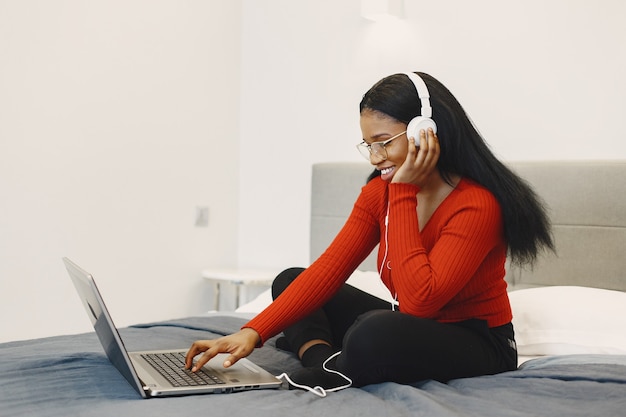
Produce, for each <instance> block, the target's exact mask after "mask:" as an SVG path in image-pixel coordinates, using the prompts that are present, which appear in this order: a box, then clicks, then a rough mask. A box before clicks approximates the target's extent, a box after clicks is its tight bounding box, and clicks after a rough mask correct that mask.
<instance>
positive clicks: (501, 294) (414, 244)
mask: <svg viewBox="0 0 626 417" xmlns="http://www.w3.org/2000/svg"><path fill="white" fill-rule="evenodd" d="M418 191H419V188H418V187H416V186H414V185H411V184H401V183H393V184H390V183H387V182H385V181H383V180H381V179H380V178H375V179H373V180H372V181H370V182H369V183H368V184H367V185H365V186H364V187H363V189H362V190H361V194H360V195H359V197H358V199H357V201H356V203H355V204H354V207H353V209H352V213H351V214H350V216H349V218H348V220H347V221H346V223H345V225H344V226H343V228H342V229H341V231H340V232H339V233H338V234H337V236H336V237H335V239H334V240H333V242H332V243H331V244H330V246H329V247H328V249H326V251H325V252H324V253H323V254H322V255H321V256H320V257H319V258H318V259H317V260H316V261H315V262H314V263H313V264H311V266H309V268H307V269H306V270H305V271H304V272H303V273H302V274H300V276H299V277H298V278H297V279H296V280H295V281H294V282H293V283H292V284H291V285H290V286H289V287H288V288H287V289H286V290H285V291H284V292H283V294H281V296H280V297H278V298H277V299H276V300H275V301H274V302H273V303H272V304H271V305H270V306H268V307H267V308H266V309H265V310H264V311H263V312H261V313H259V314H258V315H257V316H256V317H255V318H253V319H252V320H251V321H250V322H248V323H247V324H246V325H245V326H244V327H249V328H252V329H254V330H256V331H257V332H258V333H259V335H260V336H261V340H262V342H261V343H264V342H265V341H266V340H267V339H269V338H270V337H272V336H274V335H276V334H278V333H280V332H281V331H282V330H284V329H285V328H287V327H289V326H290V325H292V324H293V323H295V322H297V321H299V320H300V319H302V318H304V317H306V316H307V315H308V314H310V313H311V312H313V311H315V310H316V309H318V308H320V307H321V306H322V305H323V304H324V303H325V302H326V301H327V300H328V299H330V298H331V297H332V296H333V294H335V292H336V291H337V290H339V288H340V287H341V286H342V285H343V284H344V282H345V281H346V280H347V279H348V278H349V276H350V274H351V273H352V272H353V271H354V270H355V269H356V268H357V267H358V265H359V264H360V263H361V262H362V261H363V259H365V257H367V255H368V254H369V253H370V252H371V251H372V250H373V249H374V247H375V246H376V244H378V243H380V247H379V251H378V265H379V269H380V264H381V262H382V260H383V257H384V254H385V227H388V231H387V240H388V252H387V257H386V260H385V264H386V265H388V266H389V267H387V266H385V267H383V268H382V274H381V279H382V281H383V282H384V284H385V285H386V286H387V288H389V290H390V291H391V293H392V294H394V295H395V296H396V297H397V300H398V301H399V303H400V311H402V312H404V313H407V314H412V315H414V316H418V317H424V318H430V319H434V320H437V321H440V322H444V323H445V322H458V321H462V320H468V319H471V318H477V319H482V320H486V321H487V323H488V325H489V327H495V326H501V325H503V324H506V323H508V322H510V321H511V319H512V313H511V307H510V304H509V299H508V296H507V293H506V282H505V281H504V272H505V269H504V264H505V260H506V250H507V246H506V242H505V240H504V233H503V221H502V213H501V209H500V205H499V204H498V202H497V200H496V198H495V197H494V196H493V195H492V194H491V193H490V192H489V191H488V190H486V189H485V188H483V187H481V186H479V185H478V184H476V183H474V182H472V181H470V180H467V179H462V180H461V181H460V182H459V184H458V185H457V186H456V188H455V189H454V190H453V191H452V192H451V193H450V194H449V195H448V197H446V199H445V200H444V201H443V202H442V203H441V204H440V205H439V207H438V208H437V210H436V211H435V212H434V213H433V215H432V216H431V218H430V220H429V221H428V222H427V223H426V225H425V226H424V227H423V229H422V231H421V232H420V225H419V223H418V218H417V198H416V195H417V192H418ZM387 202H389V203H388V204H389V221H388V226H385V217H386V213H387Z"/></svg>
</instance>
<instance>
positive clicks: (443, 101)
mask: <svg viewBox="0 0 626 417" xmlns="http://www.w3.org/2000/svg"><path fill="white" fill-rule="evenodd" d="M417 74H418V75H419V76H420V77H421V78H422V79H423V80H424V82H425V83H426V86H427V87H428V90H429V93H430V104H431V106H432V109H433V115H432V119H433V120H434V121H435V123H436V124H437V136H438V138H439V143H440V146H441V154H440V156H439V161H438V162H437V169H438V170H439V172H440V174H441V176H442V177H443V178H444V180H446V181H447V182H450V176H451V175H452V174H456V175H460V176H462V177H466V178H469V179H471V180H473V181H475V182H477V183H478V184H480V185H482V186H483V187H485V188H487V189H488V190H489V191H491V193H493V195H494V196H495V197H496V199H497V200H498V202H499V203H500V206H501V209H502V214H503V218H504V233H505V239H506V241H507V244H508V248H509V256H510V258H511V261H512V262H513V263H514V264H517V265H522V264H527V263H528V264H531V265H532V264H533V263H534V261H535V260H536V259H537V256H538V254H539V252H540V251H541V250H543V249H546V248H547V249H550V250H552V251H554V242H553V240H552V233H551V226H550V221H549V218H548V215H547V213H546V209H545V206H544V203H543V202H542V201H541V200H540V198H539V197H538V196H537V194H536V193H535V192H534V191H533V190H532V188H531V187H530V186H529V185H528V183H527V182H526V181H524V180H523V179H522V178H520V177H519V176H518V175H516V174H515V173H514V172H513V171H511V170H510V169H509V168H507V167H506V166H505V165H504V164H503V163H502V162H500V161H499V160H498V158H496V157H495V155H494V154H493V153H492V152H491V150H490V149H489V146H488V145H487V143H486V142H485V140H484V139H483V137H482V136H481V135H480V133H479V132H478V131H477V129H476V127H475V126H474V124H473V123H472V121H471V120H470V118H469V117H468V116H467V114H466V113H465V111H464V110H463V107H461V104H460V103H459V102H458V101H457V99H456V98H455V97H454V96H453V95H452V93H451V92H450V91H449V90H448V89H447V88H446V87H445V86H444V85H443V84H441V83H440V82H439V81H438V80H436V79H435V78H433V77H432V76H430V75H428V74H425V73H422V72H418V73H417ZM420 109H421V102H420V100H419V98H418V96H417V92H416V90H415V86H414V84H413V82H412V81H411V80H410V79H409V78H408V77H407V76H406V75H405V74H395V75H390V76H388V77H385V78H383V79H382V80H380V81H379V82H377V83H376V84H374V86H373V87H372V88H371V89H370V90H369V91H368V92H367V93H365V95H364V96H363V99H362V100H361V103H360V105H359V111H360V112H361V113H362V112H363V111H364V110H373V111H377V112H380V113H383V114H385V115H387V116H389V117H392V118H394V119H396V120H398V121H400V122H402V123H408V122H409V121H410V120H411V119H412V118H414V117H415V116H419V115H420V111H421V110H420ZM376 175H380V173H379V172H377V171H375V172H374V173H372V175H371V176H370V179H371V178H373V177H375V176H376Z"/></svg>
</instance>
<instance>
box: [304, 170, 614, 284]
mask: <svg viewBox="0 0 626 417" xmlns="http://www.w3.org/2000/svg"><path fill="white" fill-rule="evenodd" d="M509 166H510V167H511V168H512V169H513V170H514V171H516V172H517V173H518V174H519V175H520V176H521V177H523V178H524V179H526V180H527V181H528V182H529V183H530V184H531V185H532V186H533V187H534V189H535V191H536V192H537V193H538V194H539V196H541V198H543V199H544V201H545V202H546V205H547V206H548V209H549V215H550V218H551V220H552V225H553V233H554V239H555V244H556V249H557V253H556V255H555V254H552V253H546V254H544V255H542V256H541V257H540V259H539V260H538V262H537V263H536V265H535V266H534V268H533V269H532V270H531V269H524V270H521V269H518V268H511V267H508V268H507V281H508V282H509V284H510V286H511V288H512V289H517V288H525V287H535V286H548V285H579V286H587V287H597V288H607V289H614V290H621V291H626V251H625V248H626V183H625V182H624V178H626V161H574V162H552V161H545V162H543V161H542V162H516V163H510V164H509ZM371 172H372V167H371V166H370V165H369V164H367V163H358V162H346V163H336V162H335V163H319V164H315V165H314V166H313V177H312V195H311V247H310V255H311V259H315V258H317V257H318V256H319V255H320V254H321V253H322V252H323V251H324V249H326V247H327V246H328V244H329V243H330V242H331V240H332V239H333V238H334V236H335V234H336V233H337V232H338V231H339V229H340V228H341V226H342V225H343V223H344V222H345V220H346V218H347V216H348V215H349V213H350V211H351V210H352V205H353V204H354V201H355V200H356V197H357V196H358V194H359V192H360V189H361V187H362V186H363V185H364V184H365V181H366V179H367V176H368V175H369V174H370V173H371ZM375 254H376V251H374V252H373V253H372V254H371V255H370V256H369V257H368V258H367V259H366V260H365V262H364V263H363V264H362V265H361V267H360V269H363V270H372V271H373V270H376V266H375Z"/></svg>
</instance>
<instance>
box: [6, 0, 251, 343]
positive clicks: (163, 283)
mask: <svg viewBox="0 0 626 417" xmlns="http://www.w3.org/2000/svg"><path fill="white" fill-rule="evenodd" d="M240 16H241V2H238V1H232V0H213V1H210V2H207V1H203V0H186V1H180V0H175V1H174V0H130V1H126V0H106V1H104V0H103V1H82V0H65V1H61V0H55V1H47V0H41V1H35V0H0V190H1V193H2V200H1V203H0V316H1V317H2V320H1V324H0V326H1V330H0V340H15V339H23V338H31V337H40V336H46V335H52V334H58V333H68V332H76V331H87V330H91V325H90V323H89V321H88V320H87V317H86V316H85V315H84V312H83V311H82V306H81V305H80V303H79V301H78V298H77V296H76V293H75V290H74V289H73V287H72V285H71V283H70V280H69V278H68V276H67V273H66V272H65V270H64V268H63V265H62V263H61V257H62V256H69V257H70V258H72V259H74V260H75V261H76V262H78V263H79V264H80V265H83V266H84V267H85V268H87V269H88V270H90V271H91V272H92V273H93V274H94V275H95V276H96V278H97V279H98V283H99V285H100V287H101V291H102V292H103V294H104V296H105V299H106V300H107V301H108V303H109V307H110V309H111V311H112V313H113V317H114V319H115V320H116V322H117V324H118V325H120V326H123V325H127V324H131V323H137V322H142V321H152V320H159V319H164V318H173V317H180V316H187V315H191V314H199V313H201V312H203V311H206V310H208V309H209V308H210V306H211V303H210V302H211V295H210V288H209V286H207V285H205V284H204V283H203V282H202V281H201V279H200V278H199V271H200V269H201V268H203V267H205V266H206V265H210V264H216V265H234V264H235V263H236V246H237V244H236V239H237V233H236V230H237V216H236V210H237V199H238V195H237V188H238V185H237V184H238V171H239V167H238V165H239V160H238V158H237V154H238V149H239V143H238V137H239V115H238V107H239V80H240V74H239V71H240V51H241V47H240V42H241V36H240V33H241V25H240ZM197 205H208V206H209V208H210V220H209V227H207V228H195V227H194V215H195V207H196V206H197Z"/></svg>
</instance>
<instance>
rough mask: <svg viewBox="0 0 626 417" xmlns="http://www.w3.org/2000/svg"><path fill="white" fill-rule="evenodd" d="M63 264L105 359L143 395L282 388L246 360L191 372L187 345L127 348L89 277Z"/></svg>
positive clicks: (219, 357) (212, 363)
mask: <svg viewBox="0 0 626 417" xmlns="http://www.w3.org/2000/svg"><path fill="white" fill-rule="evenodd" d="M63 262H64V263H65V267H66V268H67V272H68V273H69V274H70V277H71V278H72V281H73V282H74V286H75V287H76V290H77V291H78V295H79V296H80V299H81V300H82V302H83V305H84V307H85V310H86V311H87V315H88V316H89V319H90V320H91V323H92V324H93V327H94V329H95V330H96V334H97V335H98V338H99V339H100V343H101V344H102V347H103V348H104V351H105V352H106V354H107V356H108V357H109V360H110V361H111V362H112V363H113V365H114V366H115V367H116V368H117V370H118V371H120V373H121V374H122V375H123V376H124V378H126V380H127V381H128V382H129V383H130V385H131V386H133V388H135V390H137V392H138V393H139V395H141V396H142V397H143V398H150V397H165V396H177V395H189V394H208V393H228V392H235V391H245V390H251V389H265V388H278V387H280V385H281V381H280V380H279V379H278V378H276V377H275V376H274V375H272V374H270V373H269V372H267V371H266V370H264V369H262V368H261V367H259V366H257V365H255V364H254V363H252V362H251V361H250V360H248V359H240V360H239V361H237V362H236V363H235V364H234V365H233V366H231V367H229V368H224V367H223V366H222V363H223V362H224V360H225V356H226V354H220V355H217V356H216V357H215V358H213V359H211V360H210V361H209V362H208V363H207V364H206V365H205V366H204V367H203V368H202V369H201V370H199V371H198V372H196V373H192V372H190V371H188V370H186V369H184V358H185V355H186V353H187V349H176V350H151V351H143V352H128V351H127V350H126V348H125V347H124V343H123V342H122V339H121V338H120V335H119V332H118V331H117V328H116V327H115V325H114V324H113V320H111V316H110V314H109V312H108V311H107V308H106V306H105V304H104V300H103V299H102V296H101V295H100V291H98V287H97V286H96V282H95V281H94V279H93V276H92V275H91V274H89V273H88V272H86V271H85V270H83V269H82V268H80V267H79V266H78V265H76V264H75V263H74V262H72V261H70V260H69V259H67V258H63Z"/></svg>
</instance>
